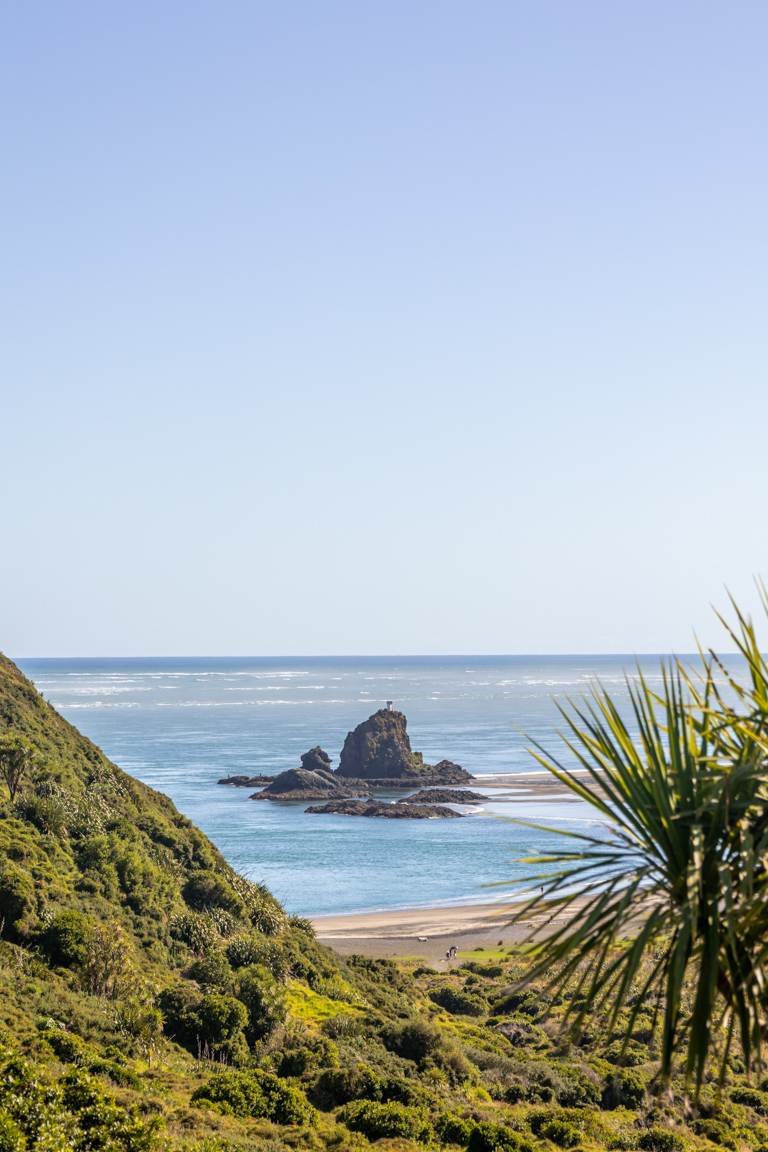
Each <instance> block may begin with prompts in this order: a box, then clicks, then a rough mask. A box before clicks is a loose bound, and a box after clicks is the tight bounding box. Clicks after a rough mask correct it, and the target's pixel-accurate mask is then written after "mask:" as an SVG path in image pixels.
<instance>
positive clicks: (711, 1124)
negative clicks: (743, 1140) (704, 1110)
mask: <svg viewBox="0 0 768 1152" xmlns="http://www.w3.org/2000/svg"><path fill="white" fill-rule="evenodd" d="M690 1128H691V1131H693V1132H695V1133H696V1135H697V1136H703V1137H704V1139H705V1140H709V1141H711V1143H712V1144H719V1145H720V1146H721V1147H722V1148H729V1149H731V1152H737V1149H738V1147H739V1142H738V1140H737V1139H736V1138H735V1137H734V1134H733V1130H732V1129H731V1128H730V1127H729V1126H728V1125H727V1124H726V1123H725V1122H724V1121H722V1120H715V1119H713V1118H706V1119H698V1120H693V1121H692V1122H691V1124H690Z"/></svg>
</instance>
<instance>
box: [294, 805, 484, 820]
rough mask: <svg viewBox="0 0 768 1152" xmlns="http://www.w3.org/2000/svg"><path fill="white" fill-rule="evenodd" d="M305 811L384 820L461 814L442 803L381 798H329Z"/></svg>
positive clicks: (456, 815)
mask: <svg viewBox="0 0 768 1152" xmlns="http://www.w3.org/2000/svg"><path fill="white" fill-rule="evenodd" d="M305 811H306V812H310V813H312V814H320V815H326V814H327V815H335V816H368V817H379V818H381V819H384V820H437V819H454V818H460V817H461V816H462V815H463V813H462V812H455V811H454V809H453V808H446V807H445V805H443V804H408V803H406V802H403V801H402V800H398V801H397V802H396V803H394V804H385V803H384V802H383V801H382V800H330V801H328V803H327V804H314V805H310V807H309V808H307V809H305Z"/></svg>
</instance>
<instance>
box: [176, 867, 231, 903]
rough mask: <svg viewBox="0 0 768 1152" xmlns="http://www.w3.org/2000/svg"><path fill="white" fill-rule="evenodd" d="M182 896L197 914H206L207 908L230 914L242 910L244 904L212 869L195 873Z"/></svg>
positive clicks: (183, 889) (183, 890)
mask: <svg viewBox="0 0 768 1152" xmlns="http://www.w3.org/2000/svg"><path fill="white" fill-rule="evenodd" d="M181 894H182V896H183V897H184V899H185V900H186V902H187V904H189V906H190V908H194V909H195V911H196V912H204V911H205V910H206V909H207V908H224V909H226V910H227V911H228V912H237V911H241V910H242V904H241V902H240V900H239V899H238V897H237V895H236V894H235V892H234V891H233V890H232V887H231V886H230V885H229V884H228V883H227V882H226V880H224V879H223V877H221V876H219V875H217V873H216V872H214V871H212V870H211V869H201V870H200V871H199V872H193V873H192V875H191V876H190V878H189V880H187V882H186V884H185V885H184V887H183V888H182V891H181Z"/></svg>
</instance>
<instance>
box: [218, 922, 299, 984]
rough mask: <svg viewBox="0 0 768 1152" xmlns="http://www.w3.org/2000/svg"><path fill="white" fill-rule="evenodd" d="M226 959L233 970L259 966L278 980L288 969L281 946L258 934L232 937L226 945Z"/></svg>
mask: <svg viewBox="0 0 768 1152" xmlns="http://www.w3.org/2000/svg"><path fill="white" fill-rule="evenodd" d="M227 959H228V960H229V963H230V964H231V965H232V967H233V968H248V967H250V966H251V965H252V964H260V965H261V966H262V967H264V968H268V969H269V971H270V972H271V973H272V975H273V976H275V977H277V978H278V979H283V978H284V977H285V976H287V975H288V971H289V967H290V965H289V961H288V957H287V956H286V954H285V949H284V948H283V947H282V946H281V944H279V943H278V942H277V941H276V940H274V939H272V938H270V937H268V936H264V935H262V934H261V933H259V932H249V933H241V934H240V935H238V936H233V937H232V939H231V940H229V941H228V943H227Z"/></svg>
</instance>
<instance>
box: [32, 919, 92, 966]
mask: <svg viewBox="0 0 768 1152" xmlns="http://www.w3.org/2000/svg"><path fill="white" fill-rule="evenodd" d="M92 936H93V929H92V926H91V923H90V921H89V920H88V918H87V917H86V916H84V915H83V913H82V912H75V911H68V912H60V913H59V914H58V916H55V917H54V918H53V920H51V922H50V924H49V925H48V927H47V928H46V929H45V930H44V931H43V933H42V934H41V936H40V947H41V948H42V949H43V951H44V952H45V954H46V956H47V957H48V960H49V961H50V963H51V964H54V965H61V966H62V967H64V968H76V967H78V966H79V965H82V964H83V963H84V962H85V960H86V955H87V952H88V946H89V944H90V943H91V940H92Z"/></svg>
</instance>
